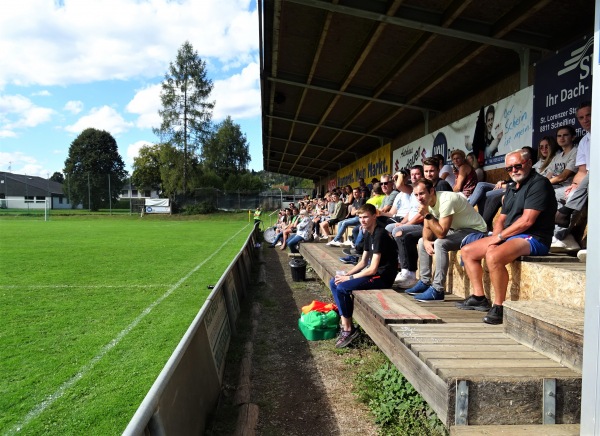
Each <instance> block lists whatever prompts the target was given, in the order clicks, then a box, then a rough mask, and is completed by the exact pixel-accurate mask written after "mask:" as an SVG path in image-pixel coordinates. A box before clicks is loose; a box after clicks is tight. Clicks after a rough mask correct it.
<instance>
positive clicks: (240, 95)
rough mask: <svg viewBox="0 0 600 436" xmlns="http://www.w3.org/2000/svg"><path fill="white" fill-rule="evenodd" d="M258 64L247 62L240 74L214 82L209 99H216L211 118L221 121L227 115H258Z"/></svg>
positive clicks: (244, 116) (247, 116)
mask: <svg viewBox="0 0 600 436" xmlns="http://www.w3.org/2000/svg"><path fill="white" fill-rule="evenodd" d="M258 70H259V66H258V64H257V63H256V62H253V63H251V64H249V65H248V66H247V67H246V68H244V69H243V70H242V72H241V73H240V74H235V75H233V76H231V77H229V78H227V79H224V80H217V81H215V83H214V88H213V92H212V95H211V99H214V100H216V104H215V109H214V112H213V118H214V120H215V121H221V120H223V119H224V118H225V117H227V115H230V116H231V118H233V120H234V121H235V120H238V119H241V118H251V117H254V116H257V115H260V88H259V82H258V76H259V72H258Z"/></svg>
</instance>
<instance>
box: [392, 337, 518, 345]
mask: <svg viewBox="0 0 600 436" xmlns="http://www.w3.org/2000/svg"><path fill="white" fill-rule="evenodd" d="M401 342H402V343H404V344H406V345H407V346H412V345H413V344H446V345H452V344H455V345H468V344H481V345H486V344H490V343H492V342H493V343H494V344H499V345H513V344H516V343H517V342H516V341H515V340H513V339H511V338H497V339H494V340H493V341H490V339H489V338H487V337H485V338H463V337H452V338H444V339H443V340H442V339H439V338H436V337H435V336H431V337H422V336H421V337H403V338H402V340H401Z"/></svg>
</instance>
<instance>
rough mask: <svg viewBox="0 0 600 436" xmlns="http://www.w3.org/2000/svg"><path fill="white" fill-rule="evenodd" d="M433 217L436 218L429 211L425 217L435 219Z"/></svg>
mask: <svg viewBox="0 0 600 436" xmlns="http://www.w3.org/2000/svg"><path fill="white" fill-rule="evenodd" d="M433 218H434V217H433V215H432V214H430V213H428V214H427V215H425V219H426V220H430V219H433Z"/></svg>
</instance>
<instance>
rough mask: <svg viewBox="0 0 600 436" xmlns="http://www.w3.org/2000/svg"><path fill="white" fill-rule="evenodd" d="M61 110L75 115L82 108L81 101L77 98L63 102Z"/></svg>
mask: <svg viewBox="0 0 600 436" xmlns="http://www.w3.org/2000/svg"><path fill="white" fill-rule="evenodd" d="M63 110H65V111H67V112H71V113H72V114H75V115H77V114H78V113H79V112H81V111H82V110H83V102H81V101H79V100H71V101H68V102H67V103H66V104H65V106H64V107H63Z"/></svg>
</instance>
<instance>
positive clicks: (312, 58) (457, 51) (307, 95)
mask: <svg viewBox="0 0 600 436" xmlns="http://www.w3.org/2000/svg"><path fill="white" fill-rule="evenodd" d="M259 5H262V9H261V10H262V12H263V14H262V15H261V17H260V19H261V29H260V30H261V47H260V48H261V58H260V60H261V93H262V128H263V153H264V155H263V162H264V169H265V170H267V171H273V172H278V173H283V174H289V175H293V176H300V177H306V178H311V179H318V178H320V177H323V176H327V175H328V174H330V173H332V172H334V171H337V170H338V169H340V168H341V167H343V166H346V165H348V164H350V163H352V162H354V161H356V159H357V158H360V157H361V156H364V155H365V154H367V153H369V152H371V151H373V150H375V149H376V148H378V147H379V146H381V145H383V144H385V143H387V142H389V141H390V140H391V139H394V138H396V137H398V136H399V135H400V134H401V133H403V132H405V131H407V130H408V129H411V128H413V127H415V126H416V125H419V124H421V123H423V122H424V121H425V122H426V123H427V120H431V119H433V117H435V116H436V115H438V114H440V113H443V112H444V111H447V110H448V109H449V108H452V107H455V106H457V105H458V104H460V103H461V102H463V101H465V100H466V99H467V98H468V97H470V96H473V95H475V94H478V93H481V92H482V91H483V90H485V89H486V88H488V87H490V86H491V85H492V84H494V83H496V82H498V81H500V80H502V79H504V78H506V77H510V76H512V75H514V74H516V73H517V74H518V73H519V71H521V75H522V76H521V77H522V78H521V83H525V84H527V81H528V76H527V75H528V68H527V67H528V66H530V65H533V63H534V62H536V61H537V60H539V59H540V58H542V57H543V56H544V55H547V54H550V53H551V52H552V51H554V50H557V49H559V48H561V47H563V46H565V45H566V44H568V43H570V42H572V41H574V40H575V39H576V38H578V37H581V36H583V35H584V34H591V32H592V29H593V24H594V2H592V1H589V0H571V1H568V2H567V1H564V0H503V1H498V2H489V1H474V0H468V1H465V0H262V2H261V1H260V0H259ZM521 63H523V65H525V66H526V68H524V69H522V70H521V69H520V66H521Z"/></svg>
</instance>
